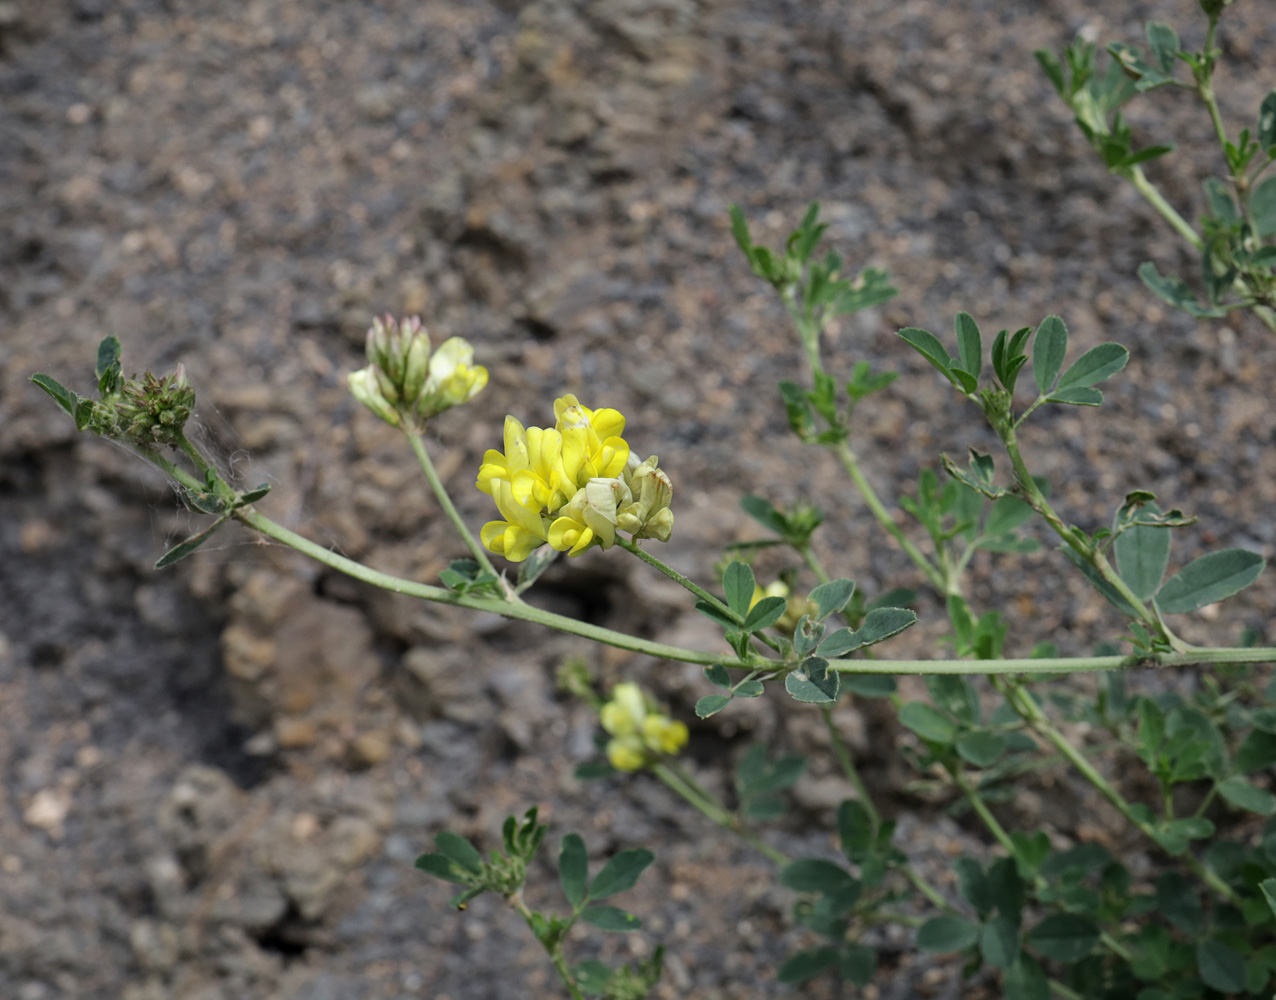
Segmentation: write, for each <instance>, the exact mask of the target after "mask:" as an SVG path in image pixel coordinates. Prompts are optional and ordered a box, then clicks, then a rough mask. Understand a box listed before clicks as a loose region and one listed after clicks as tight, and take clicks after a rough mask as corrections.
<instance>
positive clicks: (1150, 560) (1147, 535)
mask: <svg viewBox="0 0 1276 1000" xmlns="http://www.w3.org/2000/svg"><path fill="white" fill-rule="evenodd" d="M1146 509H1147V510H1149V511H1151V512H1152V513H1154V514H1159V513H1160V512H1161V508H1160V507H1158V506H1157V505H1156V504H1154V503H1149V504H1147V505H1146ZM1112 545H1113V549H1114V551H1115V553H1116V564H1117V572H1118V573H1120V574H1121V579H1122V580H1123V581H1124V582H1125V584H1126V586H1128V587H1129V588H1130V589H1131V590H1132V591H1134V596H1135V597H1137V598H1138V599H1139V600H1141V601H1146V600H1147V599H1148V598H1149V597H1151V596H1152V595H1153V594H1155V593H1156V589H1157V587H1159V586H1160V585H1161V578H1162V577H1164V576H1165V567H1166V566H1167V565H1169V562H1170V529H1169V528H1158V527H1153V526H1151V525H1146V524H1136V525H1135V526H1134V527H1133V528H1127V529H1126V530H1125V531H1123V532H1122V533H1121V534H1119V535H1117V539H1116V541H1115V542H1113V543H1112Z"/></svg>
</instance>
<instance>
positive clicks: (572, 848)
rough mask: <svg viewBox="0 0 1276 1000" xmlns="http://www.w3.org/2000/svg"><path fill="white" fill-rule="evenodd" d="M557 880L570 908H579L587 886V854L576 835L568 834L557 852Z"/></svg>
mask: <svg viewBox="0 0 1276 1000" xmlns="http://www.w3.org/2000/svg"><path fill="white" fill-rule="evenodd" d="M558 878H559V881H560V882H562V883H563V894H564V895H566V897H567V901H568V902H569V903H571V904H572V908H573V909H575V908H576V907H578V906H580V904H581V902H582V901H583V900H584V899H585V887H586V886H587V885H588V884H589V853H588V852H587V851H586V850H585V841H584V840H582V839H581V837H580V834H578V833H569V834H568V835H567V836H565V837H564V838H563V847H562V850H560V851H559V852H558Z"/></svg>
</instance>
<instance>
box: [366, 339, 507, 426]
mask: <svg viewBox="0 0 1276 1000" xmlns="http://www.w3.org/2000/svg"><path fill="white" fill-rule="evenodd" d="M367 355H368V362H369V364H368V366H367V367H366V368H361V369H359V370H358V371H357V372H351V373H350V376H349V383H350V392H351V394H352V395H353V396H354V398H355V399H357V400H358V401H359V402H360V403H362V404H363V405H364V406H366V407H367V408H368V409H369V410H371V411H372V412H373V413H375V414H376V415H377V416H378V417H380V418H381V419H382V420H384V421H385V422H386V423H388V424H391V425H392V426H395V427H399V426H401V425H403V423H404V422H405V421H406V422H408V423H409V424H410V425H413V426H418V425H420V424H422V423H424V422H425V421H427V420H429V419H430V418H431V417H434V416H437V415H438V414H440V413H442V412H443V411H444V410H448V409H451V408H452V407H453V406H460V405H461V404H462V403H465V402H468V401H469V400H471V399H473V398H474V397H475V396H476V395H478V393H479V392H480V391H481V390H482V389H483V387H484V386H485V385H487V369H486V368H484V367H483V366H482V365H476V364H474V348H473V346H472V345H471V344H470V343H469V342H468V341H466V340H464V339H463V338H461V337H450V338H448V339H447V340H445V341H444V342H443V343H442V344H440V345H439V347H438V349H437V350H435V351H433V352H431V350H430V337H429V334H427V333H426V331H425V327H423V326H422V325H421V320H420V318H419V317H417V316H409V317H406V318H404V319H402V320H398V321H396V320H395V319H394V317H392V316H386V317H385V318H384V319H375V320H373V321H372V327H371V328H370V329H369V330H368V341H367Z"/></svg>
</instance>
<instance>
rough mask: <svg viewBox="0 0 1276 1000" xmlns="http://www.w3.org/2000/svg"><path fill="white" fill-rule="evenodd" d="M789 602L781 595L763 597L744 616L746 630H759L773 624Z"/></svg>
mask: <svg viewBox="0 0 1276 1000" xmlns="http://www.w3.org/2000/svg"><path fill="white" fill-rule="evenodd" d="M788 605H789V602H788V601H786V600H785V599H784V598H783V597H764V598H762V600H760V601H758V603H757V604H755V605H753V607H752V608H750V609H749V613H748V614H747V615H745V617H744V630H745V631H746V632H760V631H762V629H764V628H766V627H767V626H769V625H774V624H775V623H776V622H777V621H778V620H779V619H780V616H781V615H783V614H784V612H785V609H786V608H787V607H788Z"/></svg>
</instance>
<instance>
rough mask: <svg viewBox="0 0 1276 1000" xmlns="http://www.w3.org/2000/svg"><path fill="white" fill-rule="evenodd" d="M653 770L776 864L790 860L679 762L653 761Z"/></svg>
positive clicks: (713, 820) (703, 810)
mask: <svg viewBox="0 0 1276 1000" xmlns="http://www.w3.org/2000/svg"><path fill="white" fill-rule="evenodd" d="M651 771H652V773H653V774H654V775H655V776H656V777H657V778H659V779H660V780H661V781H663V782H664V783H665V785H666V786H668V787H669V788H670V789H671V790H672V791H674V792H676V793H677V794H678V795H680V796H681V797H682V798H683V799H684V800H685V801H687V802H688V803H690V804H691V805H692V806H694V807H695V808H696V809H697V810H699V811H700V812H701V813H702V814H703V815H704V816H705V818H707V819H708V820H709V821H710V822H712V823H715V824H717V825H718V826H720V827H722V829H724V830H726V831H728V832H730V833H733V834H735V836H737V837H739V838H740V839H741V840H742V841H744V842H745V843H746V844H748V845H749V846H750V847H752V848H753V849H754V850H755V851H757V852H758V853H760V854H763V855H765V856H766V857H767V858H769V859H770V860H771V861H772V862H773V863H775V864H776V865H778V866H780V867H783V866H784V865H787V864H788V863H789V857H788V855H787V854H785V853H784V852H783V851H780V850H778V849H776V848H774V847H772V846H771V845H770V844H768V843H767V842H766V841H765V840H763V839H762V838H761V837H759V836H758V835H757V834H756V833H754V832H753V831H752V830H750V829H748V828H747V827H745V826H744V825H743V824H742V823H741V822H740V820H739V818H738V817H736V816H735V814H734V813H731V812H729V811H728V810H727V809H726V807H724V806H723V805H722V803H720V802H719V801H718V800H717V799H715V798H714V797H713V796H712V795H711V794H710V793H709V792H708V791H706V790H705V789H704V788H702V787H700V785H699V784H698V783H697V782H696V781H695V780H694V779H692V778H691V777H690V776H688V775H687V774H686V773H685V772H684V771H683V770H682V769H681V768H679V767H676V765H674V766H671V765H669V764H665V763H656V764H653V765H651Z"/></svg>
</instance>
